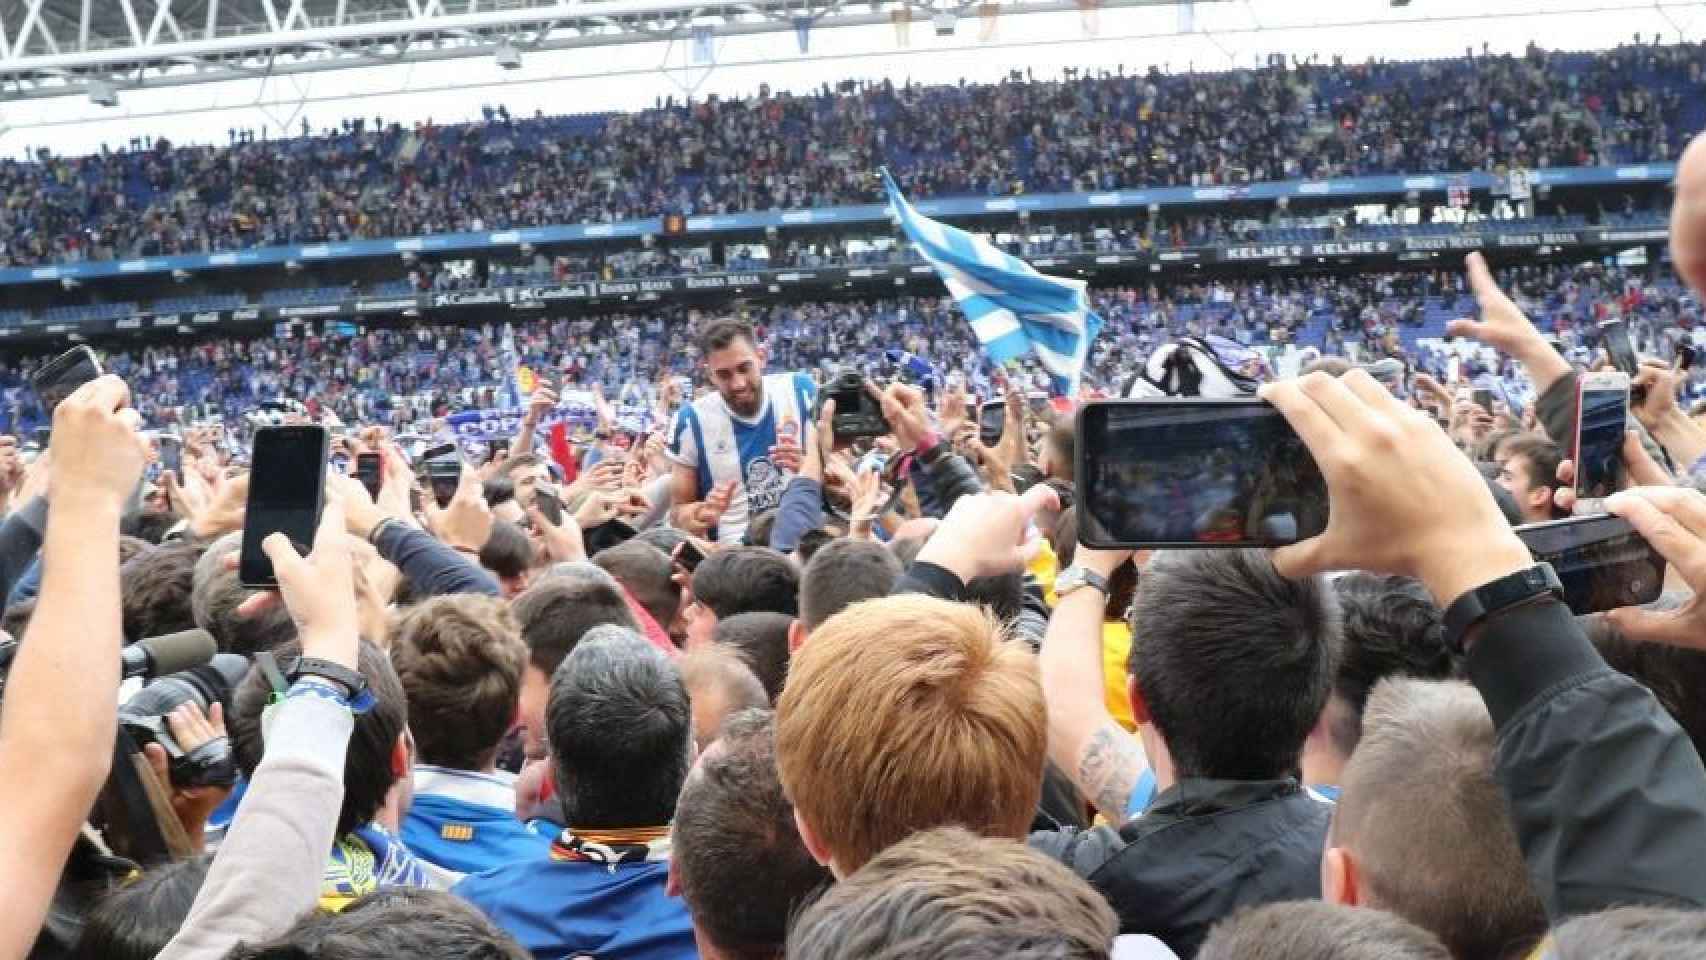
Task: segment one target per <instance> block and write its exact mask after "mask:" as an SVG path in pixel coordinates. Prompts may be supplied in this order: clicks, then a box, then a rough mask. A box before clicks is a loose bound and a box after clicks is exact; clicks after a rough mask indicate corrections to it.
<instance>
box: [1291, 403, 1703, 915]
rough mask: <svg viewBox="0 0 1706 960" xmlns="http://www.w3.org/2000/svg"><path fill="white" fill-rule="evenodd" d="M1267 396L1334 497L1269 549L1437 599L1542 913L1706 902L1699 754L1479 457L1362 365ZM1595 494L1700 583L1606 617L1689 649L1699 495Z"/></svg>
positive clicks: (1298, 562)
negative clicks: (1573, 611)
mask: <svg viewBox="0 0 1706 960" xmlns="http://www.w3.org/2000/svg"><path fill="white" fill-rule="evenodd" d="M1262 396H1263V397H1264V398H1265V399H1267V400H1268V401H1269V402H1270V403H1272V404H1273V405H1274V406H1276V407H1278V408H1279V410H1280V412H1281V413H1283V414H1284V415H1285V417H1286V419H1287V420H1288V421H1290V422H1291V424H1292V426H1293V427H1294V428H1296V430H1297V432H1298V434H1299V436H1301V437H1302V439H1303V441H1304V443H1305V444H1307V445H1308V447H1309V449H1310V452H1311V453H1312V454H1313V455H1314V457H1315V460H1316V462H1317V463H1318V464H1319V465H1320V467H1321V473H1322V475H1323V476H1324V477H1325V478H1326V481H1327V488H1328V491H1329V494H1330V496H1331V499H1332V506H1331V515H1332V519H1331V520H1330V521H1329V523H1328V528H1327V531H1326V532H1325V533H1323V534H1322V535H1321V536H1319V537H1316V538H1313V539H1311V540H1307V541H1304V542H1302V543H1299V544H1296V545H1294V546H1290V547H1284V548H1281V549H1280V550H1278V551H1275V553H1274V564H1275V566H1276V567H1277V568H1278V569H1279V570H1280V571H1281V572H1282V573H1284V574H1285V575H1287V576H1292V577H1300V576H1308V575H1311V574H1314V573H1318V572H1320V571H1324V570H1345V569H1363V570H1369V571H1373V572H1380V573H1394V574H1403V575H1406V576H1415V577H1418V578H1419V579H1420V580H1421V581H1422V582H1423V583H1424V584H1425V585H1426V586H1427V588H1428V590H1429V592H1431V593H1432V594H1433V595H1434V598H1435V600H1437V601H1438V602H1439V603H1440V605H1441V606H1442V607H1444V608H1445V610H1446V617H1445V621H1446V625H1447V637H1446V640H1447V644H1448V645H1450V646H1455V647H1456V648H1457V649H1460V650H1463V651H1465V654H1466V662H1465V665H1466V668H1467V672H1468V675H1469V678H1470V680H1471V681H1472V682H1473V683H1474V685H1475V688H1476V689H1477V690H1478V691H1479V692H1480V694H1481V698H1482V700H1484V701H1485V702H1486V705H1487V712H1488V714H1489V715H1490V716H1491V718H1492V721H1493V728H1494V730H1495V732H1496V738H1497V740H1496V744H1497V745H1496V747H1495V751H1494V754H1493V761H1494V767H1493V776H1494V779H1495V780H1496V781H1497V782H1498V784H1499V787H1500V789H1501V790H1503V792H1504V794H1505V797H1506V799H1507V801H1508V802H1509V805H1510V815H1511V824H1512V826H1513V827H1514V828H1515V830H1516V838H1517V843H1518V845H1519V847H1520V848H1521V850H1522V853H1523V859H1524V860H1525V861H1526V862H1527V864H1528V869H1529V873H1530V875H1531V876H1532V878H1533V880H1534V885H1535V890H1536V892H1537V893H1539V895H1540V900H1541V903H1542V904H1543V905H1544V906H1545V908H1546V913H1547V916H1548V919H1549V920H1550V921H1551V922H1552V923H1553V925H1554V926H1556V925H1557V924H1559V923H1561V922H1562V921H1563V920H1564V919H1565V918H1568V917H1571V916H1577V915H1580V914H1585V913H1593V912H1596V911H1599V910H1604V909H1607V908H1609V907H1612V906H1618V905H1653V906H1682V907H1690V908H1694V909H1699V908H1701V907H1706V870H1701V869H1700V864H1701V862H1702V861H1703V860H1706V769H1703V768H1702V766H1701V762H1700V756H1699V754H1697V753H1696V752H1695V750H1694V746H1693V744H1692V743H1691V742H1690V741H1689V740H1688V738H1687V737H1686V736H1685V735H1684V734H1683V732H1682V731H1681V730H1680V729H1679V728H1678V727H1677V725H1676V722H1675V721H1674V720H1672V719H1671V718H1670V716H1669V715H1668V714H1666V713H1665V711H1664V710H1663V708H1661V707H1660V706H1659V704H1658V702H1657V701H1656V700H1654V699H1653V695H1652V694H1651V693H1649V692H1648V691H1647V690H1646V689H1645V688H1644V687H1642V686H1640V685H1639V684H1638V683H1636V682H1635V681H1633V680H1631V679H1629V678H1628V677H1626V676H1624V675H1622V674H1620V673H1617V672H1616V671H1614V670H1612V669H1611V668H1610V667H1608V666H1606V664H1605V661H1604V660H1603V659H1601V658H1600V656H1599V654H1598V653H1597V652H1595V650H1594V648H1593V646H1592V645H1591V644H1590V643H1589V642H1588V640H1587V637H1586V635H1585V634H1583V632H1582V630H1581V628H1580V627H1579V626H1578V625H1577V624H1576V621H1575V619H1574V618H1573V617H1571V615H1570V611H1569V608H1567V607H1566V606H1565V605H1564V604H1563V602H1562V601H1561V599H1560V598H1559V597H1558V595H1557V594H1556V593H1555V592H1554V591H1552V590H1550V589H1548V586H1547V584H1546V583H1545V577H1544V571H1541V570H1538V569H1536V568H1535V565H1534V561H1533V559H1532V558H1531V557H1530V556H1529V553H1528V550H1527V548H1526V547H1525V546H1524V545H1523V543H1522V541H1521V540H1520V539H1518V538H1517V536H1516V535H1515V534H1514V533H1512V532H1511V530H1510V528H1509V526H1508V525H1507V524H1506V523H1505V522H1504V519H1503V518H1502V517H1501V516H1500V515H1499V512H1498V508H1497V507H1496V506H1495V505H1494V503H1493V500H1492V497H1491V496H1490V495H1489V494H1488V493H1487V488H1486V485H1485V483H1484V482H1483V481H1482V480H1481V478H1480V476H1479V474H1478V473H1477V471H1476V470H1475V467H1474V465H1473V464H1471V463H1470V462H1469V461H1468V460H1466V459H1464V458H1463V457H1462V456H1461V455H1459V454H1458V452H1457V450H1456V449H1455V448H1454V447H1453V446H1452V444H1451V441H1450V440H1449V439H1448V438H1447V437H1446V436H1445V434H1444V433H1443V432H1441V431H1440V429H1439V427H1438V425H1437V424H1435V423H1433V422H1432V421H1431V420H1429V419H1427V417H1426V416H1425V415H1423V414H1420V413H1418V412H1416V411H1414V410H1411V409H1409V408H1407V407H1405V406H1404V405H1403V404H1402V403H1401V402H1400V401H1398V400H1396V399H1395V398H1393V396H1392V395H1391V394H1390V393H1388V392H1386V390H1385V389H1384V388H1382V387H1381V386H1380V385H1379V384H1377V383H1376V382H1375V381H1374V380H1373V378H1371V377H1369V376H1368V375H1367V374H1365V373H1362V372H1360V371H1353V372H1351V373H1350V374H1347V375H1346V376H1345V377H1343V378H1342V379H1334V378H1332V377H1328V376H1325V375H1323V374H1311V375H1310V376H1308V377H1304V378H1302V379H1300V380H1294V381H1285V382H1280V383H1273V384H1268V385H1267V386H1265V387H1263V389H1262ZM1606 506H1607V508H1608V509H1609V510H1610V511H1611V512H1612V513H1615V514H1617V515H1619V516H1622V517H1624V518H1625V519H1627V520H1628V521H1629V522H1630V523H1631V524H1632V525H1633V526H1634V527H1635V529H1636V530H1637V531H1639V532H1640V533H1641V535H1642V536H1643V537H1645V538H1646V539H1647V541H1648V542H1649V543H1651V544H1653V546H1654V547H1655V548H1656V549H1658V550H1659V551H1660V552H1661V553H1663V554H1664V555H1665V558H1666V559H1667V560H1668V561H1670V563H1671V564H1672V566H1673V567H1674V568H1675V569H1676V570H1677V571H1678V572H1679V573H1680V574H1681V575H1682V576H1683V577H1684V578H1685V579H1686V580H1687V581H1688V583H1689V585H1690V587H1692V588H1693V590H1694V591H1695V596H1694V597H1693V598H1691V599H1690V600H1689V602H1688V603H1687V604H1686V605H1684V606H1683V607H1682V608H1681V609H1679V610H1672V611H1664V612H1656V611H1649V610H1642V609H1625V610H1615V611H1612V612H1611V613H1610V614H1608V617H1609V618H1610V620H1611V622H1612V625H1613V626H1614V627H1615V628H1616V629H1617V630H1619V631H1620V632H1621V633H1623V634H1624V635H1626V636H1629V637H1631V638H1632V639H1637V640H1644V641H1649V642H1657V643H1671V644H1676V645H1698V644H1699V642H1700V639H1699V638H1700V637H1702V636H1706V603H1702V602H1701V600H1700V596H1701V591H1702V590H1706V497H1703V496H1701V495H1700V494H1699V493H1697V492H1695V491H1693V490H1688V489H1681V488H1674V487H1644V488H1639V489H1637V490H1633V491H1628V492H1625V493H1621V494H1617V495H1615V496H1613V497H1611V498H1610V499H1608V500H1607V501H1606ZM1460 600H1461V601H1463V602H1462V603H1460V602H1459V601H1460ZM1477 608H1478V609H1477Z"/></svg>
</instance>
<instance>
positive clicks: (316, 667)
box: [284, 657, 376, 713]
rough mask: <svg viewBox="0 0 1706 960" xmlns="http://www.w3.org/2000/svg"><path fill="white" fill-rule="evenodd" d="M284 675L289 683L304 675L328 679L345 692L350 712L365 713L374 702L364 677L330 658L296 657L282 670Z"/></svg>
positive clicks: (371, 707) (371, 690) (374, 699)
mask: <svg viewBox="0 0 1706 960" xmlns="http://www.w3.org/2000/svg"><path fill="white" fill-rule="evenodd" d="M284 676H285V678H286V679H287V680H289V681H290V682H291V683H295V682H296V681H297V680H298V679H299V678H301V677H304V676H310V677H317V678H319V679H321V680H328V681H330V682H331V683H332V684H333V685H334V686H337V687H340V688H342V689H343V690H344V691H345V692H346V698H347V699H348V701H349V708H350V712H351V713H366V712H367V711H369V710H371V709H373V704H374V703H375V702H376V698H375V697H374V696H373V689H372V688H371V687H369V686H368V685H367V678H366V677H364V676H362V675H361V674H360V673H359V672H358V671H355V670H351V669H350V668H348V667H346V666H344V665H343V664H340V663H333V662H332V661H330V660H322V659H320V658H318V657H297V658H296V660H295V662H294V663H292V664H291V665H290V667H289V669H287V670H285V671H284Z"/></svg>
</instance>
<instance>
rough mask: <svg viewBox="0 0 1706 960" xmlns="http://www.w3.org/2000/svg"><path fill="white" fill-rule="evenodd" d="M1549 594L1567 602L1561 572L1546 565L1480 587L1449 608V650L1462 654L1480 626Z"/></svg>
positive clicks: (1447, 628) (1453, 602)
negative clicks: (1464, 642) (1502, 613)
mask: <svg viewBox="0 0 1706 960" xmlns="http://www.w3.org/2000/svg"><path fill="white" fill-rule="evenodd" d="M1548 593H1549V594H1551V595H1552V596H1553V597H1555V598H1556V599H1559V600H1562V599H1564V585H1563V583H1562V582H1560V581H1559V580H1558V573H1557V571H1555V570H1553V569H1552V565H1551V564H1549V563H1544V562H1542V563H1536V564H1535V565H1533V566H1531V567H1525V568H1524V569H1521V570H1518V571H1516V572H1514V573H1509V574H1506V575H1505V576H1502V577H1500V578H1498V579H1497V580H1494V581H1492V582H1490V583H1485V584H1482V585H1481V586H1479V587H1476V588H1475V589H1473V590H1471V591H1469V592H1468V593H1465V594H1464V595H1463V596H1461V597H1458V598H1457V599H1456V600H1454V601H1452V603H1451V605H1450V606H1448V607H1446V608H1445V615H1444V624H1445V644H1446V648H1447V649H1449V650H1450V651H1451V652H1452V653H1455V654H1459V655H1461V654H1462V653H1463V652H1464V647H1463V640H1464V637H1465V636H1467V635H1468V633H1469V631H1470V630H1471V629H1472V628H1474V627H1475V625H1476V624H1479V623H1481V622H1482V621H1484V620H1486V619H1488V618H1489V617H1493V616H1497V615H1498V614H1499V613H1501V612H1503V611H1505V610H1509V609H1510V608H1512V607H1515V606H1518V605H1520V604H1523V603H1527V602H1528V601H1530V600H1533V599H1534V598H1535V597H1539V596H1543V595H1545V594H1548Z"/></svg>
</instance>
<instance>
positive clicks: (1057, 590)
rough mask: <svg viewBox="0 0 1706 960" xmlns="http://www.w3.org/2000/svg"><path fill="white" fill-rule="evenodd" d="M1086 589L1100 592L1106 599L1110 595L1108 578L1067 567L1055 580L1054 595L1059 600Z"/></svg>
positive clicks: (1092, 571) (1077, 568)
mask: <svg viewBox="0 0 1706 960" xmlns="http://www.w3.org/2000/svg"><path fill="white" fill-rule="evenodd" d="M1084 587H1090V588H1092V589H1094V590H1099V591H1101V593H1102V596H1104V597H1105V596H1107V595H1108V578H1107V577H1104V576H1102V575H1101V574H1099V573H1097V572H1096V571H1094V570H1087V569H1085V568H1083V567H1067V568H1066V569H1065V570H1062V571H1060V575H1059V576H1057V577H1055V578H1054V595H1055V597H1057V598H1059V597H1065V596H1069V595H1071V594H1073V593H1076V592H1078V591H1079V590H1081V589H1083V588H1084Z"/></svg>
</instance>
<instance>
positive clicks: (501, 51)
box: [492, 40, 521, 70]
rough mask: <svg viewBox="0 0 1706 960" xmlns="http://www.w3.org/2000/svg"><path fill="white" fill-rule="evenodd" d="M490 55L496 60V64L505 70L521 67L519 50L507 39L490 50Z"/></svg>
mask: <svg viewBox="0 0 1706 960" xmlns="http://www.w3.org/2000/svg"><path fill="white" fill-rule="evenodd" d="M492 57H493V59H495V60H497V62H498V66H500V67H503V68H504V69H505V70H519V69H521V51H520V50H517V49H516V48H515V44H513V43H510V42H509V41H508V40H505V41H503V42H502V43H499V44H498V48H497V49H496V50H494V51H493V52H492Z"/></svg>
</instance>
